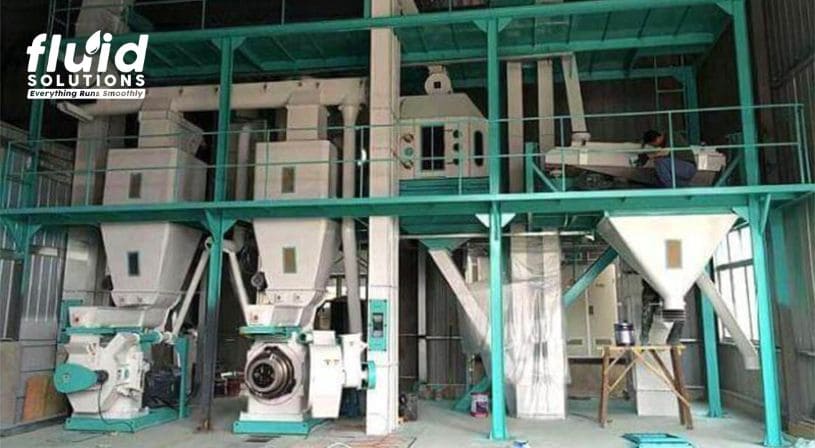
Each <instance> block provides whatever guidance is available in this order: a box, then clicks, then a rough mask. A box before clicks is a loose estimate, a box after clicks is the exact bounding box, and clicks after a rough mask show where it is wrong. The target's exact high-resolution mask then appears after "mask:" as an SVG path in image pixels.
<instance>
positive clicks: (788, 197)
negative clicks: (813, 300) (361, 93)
mask: <svg viewBox="0 0 815 448" xmlns="http://www.w3.org/2000/svg"><path fill="white" fill-rule="evenodd" d="M813 193H815V185H813V184H792V185H752V186H734V187H719V188H712V187H703V188H681V189H641V190H606V191H602V190H600V191H565V192H560V191H559V192H539V193H517V194H509V193H503V194H495V195H493V194H463V195H426V196H392V197H369V198H349V199H344V198H339V199H302V200H297V199H287V200H278V201H269V200H264V201H213V202H186V203H182V202H176V203H162V204H121V205H107V206H100V205H90V206H75V207H72V206H61V207H41V208H10V209H0V219H5V220H6V221H8V222H10V223H14V222H20V223H22V222H30V223H31V224H42V225H43V226H64V225H96V224H98V223H100V222H134V221H173V222H188V223H197V222H200V221H201V220H202V219H204V216H205V213H207V212H214V211H219V212H222V213H223V215H224V217H225V218H230V219H241V220H248V219H254V218H306V217H325V218H341V217H343V216H352V217H359V218H362V217H368V216H428V215H438V216H452V215H475V214H488V213H489V212H490V207H491V204H492V203H493V202H498V203H500V204H501V208H502V210H503V211H504V212H505V213H516V214H520V213H538V214H541V215H547V216H559V215H561V214H564V213H569V214H575V213H599V214H602V213H603V212H604V211H605V210H615V211H619V212H631V213H634V212H637V213H643V212H645V213H657V212H658V213H671V212H674V213H676V212H685V213H688V212H691V211H693V212H698V213H705V212H707V213H710V212H721V211H729V210H731V209H733V208H734V207H747V206H748V205H749V204H748V199H749V198H750V196H752V195H766V194H771V195H772V201H773V203H774V204H775V205H780V204H783V203H786V202H788V201H794V200H796V199H798V198H800V197H802V196H804V195H808V194H813Z"/></svg>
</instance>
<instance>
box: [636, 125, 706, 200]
mask: <svg viewBox="0 0 815 448" xmlns="http://www.w3.org/2000/svg"><path fill="white" fill-rule="evenodd" d="M642 148H643V149H650V150H653V151H648V152H647V153H646V157H647V158H648V159H650V160H653V161H654V169H655V170H656V173H657V182H658V184H659V186H660V187H663V188H671V187H673V185H674V182H673V176H672V172H676V186H685V185H687V184H688V183H690V181H691V179H693V176H695V175H696V158H695V157H694V156H693V153H692V152H691V151H667V150H664V149H663V148H665V136H664V135H662V133H660V132H657V131H655V130H653V129H650V130H648V131H645V133H644V134H643V135H642ZM671 152H673V158H672V157H671ZM672 159H673V160H672ZM672 165H673V167H672Z"/></svg>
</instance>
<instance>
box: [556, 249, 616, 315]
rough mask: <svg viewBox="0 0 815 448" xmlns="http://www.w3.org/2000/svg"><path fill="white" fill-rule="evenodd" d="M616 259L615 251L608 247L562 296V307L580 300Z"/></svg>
mask: <svg viewBox="0 0 815 448" xmlns="http://www.w3.org/2000/svg"><path fill="white" fill-rule="evenodd" d="M616 259H617V251H616V250H614V249H613V248H611V247H609V248H608V249H606V251H605V252H603V253H602V255H600V257H599V258H597V260H595V262H594V263H592V265H591V266H589V268H588V269H586V270H585V271H584V272H583V273H582V274H580V278H578V279H577V281H576V282H574V284H573V285H572V286H571V288H569V290H568V291H566V293H565V294H563V306H565V307H566V308H568V307H570V306H571V305H572V304H573V303H574V302H576V301H577V299H579V298H580V295H581V294H583V291H585V290H586V289H587V288H588V287H589V286H591V284H592V283H594V281H595V280H597V277H599V276H600V274H601V273H602V272H603V271H604V270H605V269H606V268H607V267H608V265H610V264H611V263H614V260H616Z"/></svg>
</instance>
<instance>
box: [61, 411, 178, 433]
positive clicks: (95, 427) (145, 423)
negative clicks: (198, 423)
mask: <svg viewBox="0 0 815 448" xmlns="http://www.w3.org/2000/svg"><path fill="white" fill-rule="evenodd" d="M173 420H178V412H176V410H175V409H171V408H157V409H150V411H149V412H148V413H147V415H144V416H141V417H136V418H121V419H114V418H106V419H101V418H99V417H98V416H96V417H93V416H87V417H69V418H68V419H66V420H65V429H67V430H69V431H90V432H136V431H140V430H142V429H145V428H149V427H151V426H156V425H160V424H162V423H167V422H170V421H173Z"/></svg>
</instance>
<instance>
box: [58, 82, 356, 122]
mask: <svg viewBox="0 0 815 448" xmlns="http://www.w3.org/2000/svg"><path fill="white" fill-rule="evenodd" d="M311 90H317V92H318V97H319V102H320V104H321V105H323V106H338V105H341V104H348V103H353V104H361V103H363V102H365V98H366V96H365V95H366V94H365V90H366V87H365V79H364V78H335V79H305V80H299V81H278V82H256V83H244V84H234V85H233V86H232V94H231V108H232V110H242V109H276V108H280V107H283V106H285V105H286V104H287V103H288V102H289V99H290V98H291V96H292V95H293V94H295V93H297V92H302V91H311ZM147 100H151V101H153V100H164V101H169V103H170V105H169V109H170V110H173V111H176V112H200V111H214V110H218V103H219V100H220V94H219V87H218V86H217V85H198V86H171V87H153V88H149V89H147V91H146V93H145V98H144V99H142V100H98V101H96V102H95V103H91V104H87V105H82V106H80V105H74V106H76V108H78V109H80V110H81V113H80V114H79V115H80V116H82V117H97V116H106V115H124V114H132V113H136V112H138V111H139V110H141V108H142V105H143V104H144V103H145V101H147ZM74 115H76V113H74Z"/></svg>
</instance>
